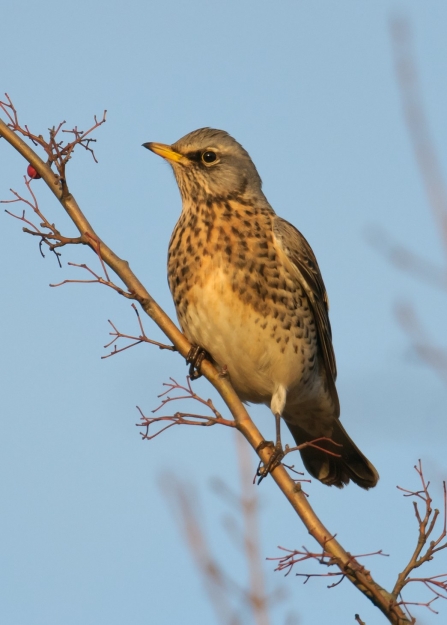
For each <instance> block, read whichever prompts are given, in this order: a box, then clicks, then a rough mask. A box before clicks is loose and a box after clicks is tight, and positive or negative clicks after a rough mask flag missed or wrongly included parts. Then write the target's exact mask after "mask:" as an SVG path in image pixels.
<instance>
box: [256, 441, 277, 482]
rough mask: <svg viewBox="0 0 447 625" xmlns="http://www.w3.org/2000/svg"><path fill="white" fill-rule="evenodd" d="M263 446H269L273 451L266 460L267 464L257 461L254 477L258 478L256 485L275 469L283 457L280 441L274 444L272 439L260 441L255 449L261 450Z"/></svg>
mask: <svg viewBox="0 0 447 625" xmlns="http://www.w3.org/2000/svg"><path fill="white" fill-rule="evenodd" d="M265 447H271V448H272V450H273V451H272V455H271V456H270V458H269V459H268V461H267V464H264V463H263V462H262V460H261V461H260V462H259V465H258V468H257V470H256V475H255V479H256V478H257V477H258V478H259V479H258V486H259V484H260V483H261V482H262V480H263V479H264V478H265V477H267V475H268V474H269V473H271V472H272V471H273V469H276V467H277V466H278V465H279V464H281V460H282V459H283V458H284V450H283V448H282V445H281V441H278V442H277V443H276V445H274V444H273V442H272V441H262V443H260V444H259V445H258V446H257V448H256V451H261V449H264V448H265Z"/></svg>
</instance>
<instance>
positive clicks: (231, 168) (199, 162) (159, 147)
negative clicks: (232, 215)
mask: <svg viewBox="0 0 447 625" xmlns="http://www.w3.org/2000/svg"><path fill="white" fill-rule="evenodd" d="M143 146H144V147H145V148H148V150H151V151H152V152H155V154H158V155H159V156H162V157H163V158H164V159H165V160H167V161H168V162H169V163H170V165H171V166H172V169H173V170H174V175H175V177H176V180H177V184H178V186H179V189H180V193H181V195H182V199H183V201H188V200H191V201H193V202H196V201H198V200H202V199H208V198H213V197H215V198H219V199H226V198H231V197H234V198H236V197H239V198H242V197H247V198H248V197H257V196H258V197H259V195H261V196H262V197H263V194H262V191H261V185H262V182H261V178H260V177H259V174H258V172H257V171H256V167H255V166H254V164H253V162H252V160H251V158H250V156H249V154H248V152H247V151H246V150H244V148H243V147H242V146H241V144H240V143H238V142H237V141H236V140H235V139H233V137H231V136H230V135H229V134H228V133H227V132H225V131H224V130H214V129H212V128H200V129H199V130H194V131H193V132H190V133H189V134H187V135H185V136H184V137H182V138H181V139H179V140H178V141H176V143H173V144H172V145H165V144H163V143H144V144H143Z"/></svg>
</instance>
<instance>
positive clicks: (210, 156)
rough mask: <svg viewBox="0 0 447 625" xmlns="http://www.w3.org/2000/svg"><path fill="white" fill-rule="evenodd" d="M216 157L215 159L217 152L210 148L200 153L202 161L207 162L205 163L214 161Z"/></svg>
mask: <svg viewBox="0 0 447 625" xmlns="http://www.w3.org/2000/svg"><path fill="white" fill-rule="evenodd" d="M216 159H217V154H216V152H213V151H212V150H207V151H206V152H204V153H203V154H202V161H203V162H204V163H207V164H210V163H214V161H215V160H216Z"/></svg>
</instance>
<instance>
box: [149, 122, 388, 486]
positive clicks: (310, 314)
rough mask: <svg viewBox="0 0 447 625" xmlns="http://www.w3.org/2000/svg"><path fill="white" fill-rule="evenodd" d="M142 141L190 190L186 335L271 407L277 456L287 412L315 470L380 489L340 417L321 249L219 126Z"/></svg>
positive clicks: (175, 242) (175, 293) (248, 394)
mask: <svg viewBox="0 0 447 625" xmlns="http://www.w3.org/2000/svg"><path fill="white" fill-rule="evenodd" d="M143 146H144V147H145V148H148V149H149V150H151V151H152V152H154V153H155V154H157V155H158V156H161V157H162V158H163V159H165V160H166V161H167V162H168V163H169V164H170V165H171V166H172V170H173V172H174V176H175V179H176V181H177V185H178V188H179V191H180V195H181V200H182V211H181V214H180V217H179V219H178V221H177V224H176V225H175V227H174V230H173V232H172V236H171V240H170V243H169V251H168V282H169V287H170V290H171V294H172V297H173V300H174V304H175V308H176V313H177V317H178V320H179V323H180V327H181V329H182V331H183V333H184V334H185V335H186V337H187V338H188V340H189V341H190V342H191V344H192V345H193V346H195V347H196V348H197V350H198V351H199V352H202V355H203V354H205V353H206V354H209V357H210V359H211V360H212V362H213V363H214V364H215V366H216V367H217V368H218V370H219V371H220V372H223V374H224V375H228V377H229V379H230V381H231V384H232V386H233V388H234V390H235V391H236V393H237V395H238V396H239V398H240V399H241V401H243V402H244V403H255V404H266V405H267V406H270V409H271V411H272V413H273V415H274V416H275V422H276V444H275V449H274V454H275V453H276V457H277V458H278V462H279V460H280V459H281V457H282V454H283V452H282V442H281V434H280V423H281V419H282V420H283V421H284V422H285V423H286V424H287V427H288V429H289V430H290V432H291V434H292V436H293V438H294V440H295V443H296V445H297V446H302V448H301V449H300V453H301V457H302V461H303V464H304V466H305V468H306V470H307V471H308V472H309V473H310V474H311V475H312V476H313V477H314V478H316V479H317V480H319V481H320V482H322V483H323V484H326V485H328V486H336V487H339V488H341V487H343V486H344V485H345V484H348V483H349V481H350V480H352V481H353V482H354V483H356V484H358V485H359V486H361V487H362V488H365V489H369V488H371V487H374V486H375V485H376V484H377V481H378V479H379V475H378V473H377V471H376V469H375V468H374V466H373V465H372V464H371V462H370V461H369V460H368V459H367V458H366V457H365V456H364V455H363V453H362V452H361V451H360V450H359V449H358V447H357V446H356V445H355V443H354V442H353V441H352V439H351V438H350V437H349V435H348V433H347V432H346V430H345V429H344V427H343V426H342V424H341V422H340V418H339V417H340V404H339V399H338V395H337V390H336V386H335V380H336V376H337V369H336V362H335V355H334V350H333V345H332V332H331V325H330V321H329V302H328V296H327V293H326V288H325V286H324V282H323V278H322V276H321V272H320V269H319V266H318V263H317V260H316V257H315V255H314V253H313V251H312V249H311V247H310V245H309V243H308V242H307V240H306V239H305V238H304V236H303V235H302V234H301V233H300V232H299V231H298V230H297V229H296V228H295V227H294V226H293V225H292V224H290V223H289V222H287V221H286V220H284V219H282V218H281V217H279V216H278V215H277V214H276V213H275V211H274V210H273V208H272V207H271V205H270V204H269V202H268V200H267V198H266V196H265V195H264V193H263V191H262V181H261V178H260V176H259V174H258V171H257V169H256V167H255V165H254V163H253V161H252V160H251V158H250V156H249V154H248V152H247V151H246V150H245V149H244V148H243V147H242V145H241V144H240V143H238V142H237V141H236V140H235V139H234V138H233V137H232V136H230V135H229V134H228V133H227V132H225V131H223V130H217V129H213V128H200V129H198V130H195V131H193V132H190V133H189V134H187V135H185V136H184V137H182V138H181V139H179V140H178V141H176V142H175V143H173V144H172V145H167V144H163V143H154V142H148V143H144V144H143ZM197 353H198V352H197V351H196V355H197ZM193 361H194V358H193ZM313 441H315V442H314V443H313ZM266 444H268V443H266ZM278 462H277V463H278ZM277 463H276V464H277ZM276 464H275V465H274V466H272V465H270V466H269V467H267V470H268V471H272V470H273V469H274V468H275V466H276Z"/></svg>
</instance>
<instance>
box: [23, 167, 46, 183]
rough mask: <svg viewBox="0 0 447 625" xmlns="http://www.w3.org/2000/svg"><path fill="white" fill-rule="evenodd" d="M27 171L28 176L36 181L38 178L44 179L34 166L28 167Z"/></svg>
mask: <svg viewBox="0 0 447 625" xmlns="http://www.w3.org/2000/svg"><path fill="white" fill-rule="evenodd" d="M26 171H27V174H28V176H29V177H30V178H34V180H37V179H38V178H42V176H41V175H40V174H38V173H37V171H36V170H35V169H34V167H33V166H32V165H28V169H27V170H26Z"/></svg>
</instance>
